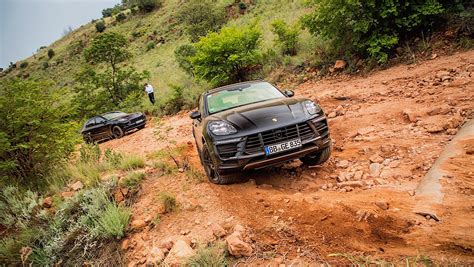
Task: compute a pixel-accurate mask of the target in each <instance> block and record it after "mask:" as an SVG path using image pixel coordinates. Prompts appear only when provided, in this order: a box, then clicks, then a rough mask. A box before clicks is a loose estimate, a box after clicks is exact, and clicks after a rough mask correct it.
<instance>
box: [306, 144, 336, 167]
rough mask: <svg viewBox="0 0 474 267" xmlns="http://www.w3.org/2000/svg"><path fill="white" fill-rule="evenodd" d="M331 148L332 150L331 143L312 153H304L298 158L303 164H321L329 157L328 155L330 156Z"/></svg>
mask: <svg viewBox="0 0 474 267" xmlns="http://www.w3.org/2000/svg"><path fill="white" fill-rule="evenodd" d="M331 150H332V143H331V144H330V145H329V146H328V147H326V148H325V149H323V150H321V151H318V152H316V153H313V154H309V155H306V156H304V157H302V158H301V159H300V160H301V161H302V162H303V163H304V164H306V165H309V166H315V165H321V164H323V163H324V162H326V161H327V160H328V159H329V157H330V156H331Z"/></svg>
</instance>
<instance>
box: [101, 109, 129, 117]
mask: <svg viewBox="0 0 474 267" xmlns="http://www.w3.org/2000/svg"><path fill="white" fill-rule="evenodd" d="M119 112H120V113H125V112H122V111H120V110H116V111H109V112H105V113H102V114H100V115H97V116H104V115H107V114H111V113H119ZM97 116H96V117H97Z"/></svg>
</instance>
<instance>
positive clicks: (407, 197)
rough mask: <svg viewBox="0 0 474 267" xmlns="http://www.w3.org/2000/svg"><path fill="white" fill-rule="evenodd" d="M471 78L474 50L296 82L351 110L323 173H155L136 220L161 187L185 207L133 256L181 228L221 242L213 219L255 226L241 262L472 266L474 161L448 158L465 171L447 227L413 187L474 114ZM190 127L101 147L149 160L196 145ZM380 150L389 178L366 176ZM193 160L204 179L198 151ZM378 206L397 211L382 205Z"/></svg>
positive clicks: (158, 127)
mask: <svg viewBox="0 0 474 267" xmlns="http://www.w3.org/2000/svg"><path fill="white" fill-rule="evenodd" d="M442 70H446V71H448V74H449V75H448V76H449V77H448V78H445V77H442V75H441V74H442V73H439V71H442ZM473 75H474V51H469V52H464V53H458V54H455V55H452V56H446V57H440V58H437V59H434V60H430V61H425V62H422V63H419V64H417V65H399V66H396V67H393V68H390V69H387V70H384V71H379V72H376V73H373V74H370V75H368V76H366V77H350V76H337V77H334V78H328V79H323V80H319V81H309V82H306V83H304V84H301V85H298V86H296V87H295V88H294V90H295V92H296V95H297V96H304V97H308V98H311V99H314V100H317V101H318V102H319V103H320V104H321V106H322V107H323V109H324V110H325V111H326V112H327V113H331V112H332V111H334V110H335V109H336V107H337V106H342V108H343V110H344V111H345V114H344V115H340V116H337V117H335V118H331V119H329V124H330V131H331V135H332V138H333V139H334V143H335V148H334V151H333V154H332V156H331V159H330V160H329V161H328V162H327V163H325V164H324V165H323V166H321V167H316V168H307V167H305V166H303V165H301V163H300V162H299V161H295V162H292V163H289V164H285V165H284V166H283V168H272V169H270V170H261V171H254V172H251V173H248V174H246V175H249V176H250V178H251V180H250V182H248V183H243V184H235V185H229V186H217V185H213V184H210V183H208V182H199V181H196V180H193V179H191V178H189V176H187V175H186V173H179V172H178V173H176V174H172V175H164V176H160V175H158V172H157V171H156V170H155V169H153V168H151V169H150V170H149V171H148V175H147V178H146V179H145V181H144V183H143V185H142V190H141V192H140V193H139V195H138V197H137V201H136V203H135V204H134V205H133V210H134V214H133V217H134V218H135V219H136V218H141V219H143V218H145V217H146V216H149V215H153V214H156V207H155V205H154V203H155V202H156V196H157V194H158V193H159V192H161V191H167V192H172V193H174V194H176V195H177V196H178V203H179V205H180V209H179V211H178V212H174V213H171V214H166V215H164V216H163V218H162V221H161V223H160V224H159V225H158V227H155V228H152V227H150V226H148V227H147V228H145V230H142V231H139V232H135V233H134V232H131V233H130V234H129V235H128V237H127V239H128V240H131V241H132V242H131V243H133V244H136V245H135V246H134V248H130V249H128V250H127V251H126V257H127V260H128V262H130V263H137V262H139V261H140V260H142V259H143V258H144V257H146V255H147V251H148V249H149V248H151V246H152V245H153V244H154V243H155V242H158V241H159V240H162V239H164V238H166V237H170V236H179V235H180V232H182V231H183V230H189V231H190V233H189V234H186V236H187V237H188V238H190V239H193V238H195V239H197V240H198V242H199V241H202V242H208V241H210V240H212V239H213V238H212V232H210V229H209V227H208V222H218V223H221V224H223V225H224V226H227V227H228V228H229V227H231V225H233V224H235V223H241V224H243V225H246V226H247V227H249V228H250V229H251V233H252V234H251V243H252V245H253V247H254V254H253V255H252V256H251V257H249V258H245V259H240V260H236V263H239V262H243V263H245V264H266V263H271V262H272V261H273V259H274V258H281V259H283V262H284V263H286V264H290V263H295V262H333V263H334V262H336V263H337V262H341V261H343V262H344V259H342V258H340V257H330V256H329V255H330V254H333V253H347V254H346V255H349V254H350V255H364V257H367V258H370V259H385V260H391V261H394V262H398V261H399V260H401V259H403V258H406V257H418V258H420V257H421V256H427V257H429V258H430V259H431V260H434V261H436V262H442V263H448V262H449V263H452V262H455V263H469V264H474V256H473V255H474V253H473V249H474V231H472V229H474V220H473V219H474V208H473V207H474V202H473V192H474V190H473V184H472V178H473V172H474V159H473V155H467V156H465V155H461V156H460V157H459V158H456V159H453V161H452V162H450V164H451V165H450V166H451V168H452V169H453V172H455V173H456V175H455V179H453V181H452V182H451V183H449V184H444V185H443V190H446V192H447V193H446V195H448V197H447V200H446V203H445V205H446V207H445V208H446V210H445V212H443V213H441V214H439V216H440V217H441V218H442V219H441V221H440V222H435V221H433V220H427V219H425V218H424V217H422V216H419V215H416V214H414V213H413V207H414V206H415V204H416V199H415V197H414V196H413V189H414V188H415V187H416V185H417V184H418V182H419V181H420V180H421V178H422V177H423V175H424V174H425V173H426V172H427V170H428V169H429V167H430V166H431V164H432V163H433V162H434V161H435V159H436V158H437V157H438V156H439V154H440V153H441V151H442V150H443V147H444V145H445V144H446V143H447V142H449V140H450V139H451V138H452V134H454V133H455V131H456V129H457V128H458V127H460V125H462V123H463V120H465V119H466V118H468V117H472V114H473V113H472V111H473V110H474V83H473ZM436 76H439V77H436ZM442 79H444V80H445V81H442V82H441V81H440V80H442ZM281 87H283V88H288V86H281ZM438 107H439V108H440V109H438V110H435V108H438ZM410 116H411V118H409V117H410ZM415 117H419V118H418V119H416V118H415ZM410 120H411V121H410ZM190 127H191V120H190V119H189V118H188V117H187V115H186V114H184V113H182V114H178V115H176V116H172V117H168V118H164V119H162V120H161V121H160V123H158V122H157V121H154V122H152V123H150V124H149V125H148V126H147V127H146V128H145V129H144V130H141V131H138V132H135V133H132V134H130V135H127V136H126V137H124V138H122V139H120V140H112V141H110V142H106V143H103V144H101V147H102V148H105V147H108V148H112V149H115V150H118V151H121V152H126V153H134V154H142V155H147V154H150V153H152V152H153V151H156V150H159V149H162V148H165V147H169V148H170V149H172V148H173V147H174V146H176V145H180V144H186V143H188V142H189V143H190V144H193V143H194V142H193V139H192V135H191V133H190ZM471 141H472V140H471ZM470 145H472V142H471V144H470ZM374 154H378V155H380V156H381V157H382V158H383V159H384V160H385V163H384V164H387V165H384V164H382V165H383V166H384V167H383V168H384V170H383V171H382V174H381V178H377V177H375V175H373V174H371V172H370V170H369V165H370V160H369V158H370V157H371V156H373V155H374ZM184 155H185V156H187V157H188V158H189V161H190V163H191V165H192V166H193V167H194V168H197V169H198V170H200V171H201V172H202V168H201V167H200V164H199V160H198V157H197V155H196V151H195V148H194V147H192V145H191V146H189V145H188V147H187V148H186V149H185V152H184ZM342 160H348V161H349V166H348V167H347V168H346V169H344V168H341V167H337V166H338V165H339V164H340V162H341V161H342ZM150 161H151V159H150ZM389 166H390V167H389ZM361 172H362V174H361ZM338 176H340V177H346V178H347V179H348V180H358V181H361V182H362V183H363V186H362V187H360V188H349V187H338V188H336V187H334V186H330V185H331V184H332V185H336V184H337V183H338V181H336V178H337V177H338ZM354 176H358V177H354ZM346 191H348V192H346ZM381 200H383V201H385V202H386V203H388V205H389V209H388V210H382V209H381V208H379V207H378V206H377V205H375V202H376V201H381ZM185 232H187V231H185Z"/></svg>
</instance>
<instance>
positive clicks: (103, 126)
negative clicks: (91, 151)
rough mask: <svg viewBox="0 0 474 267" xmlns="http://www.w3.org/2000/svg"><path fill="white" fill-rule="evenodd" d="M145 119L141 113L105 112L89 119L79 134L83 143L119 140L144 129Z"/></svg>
mask: <svg viewBox="0 0 474 267" xmlns="http://www.w3.org/2000/svg"><path fill="white" fill-rule="evenodd" d="M145 124H146V117H145V115H143V113H141V112H137V113H131V114H129V113H124V112H120V111H113V112H107V113H104V114H101V115H98V116H95V117H93V118H90V119H89V120H87V121H86V123H85V124H84V127H83V128H82V130H81V134H82V136H83V137H84V141H86V142H87V143H93V142H96V141H99V140H103V139H110V138H120V137H122V136H123V135H124V134H125V133H127V132H128V131H131V130H133V129H142V128H144V127H145Z"/></svg>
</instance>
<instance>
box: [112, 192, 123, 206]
mask: <svg viewBox="0 0 474 267" xmlns="http://www.w3.org/2000/svg"><path fill="white" fill-rule="evenodd" d="M114 199H115V202H117V203H120V202H122V201H124V200H125V198H124V197H123V194H122V191H121V190H116V191H115V193H114Z"/></svg>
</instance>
